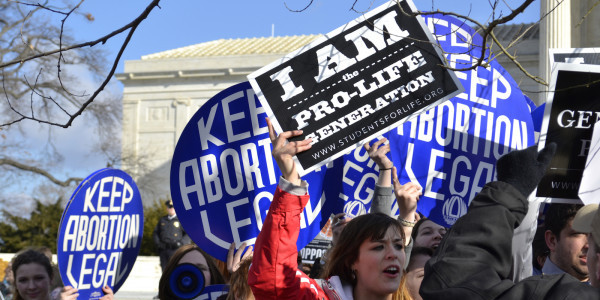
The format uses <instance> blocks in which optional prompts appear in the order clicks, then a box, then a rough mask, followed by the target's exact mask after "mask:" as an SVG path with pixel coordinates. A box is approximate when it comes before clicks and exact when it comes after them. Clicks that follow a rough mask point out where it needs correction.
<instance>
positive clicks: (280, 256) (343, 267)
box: [248, 119, 405, 300]
mask: <svg viewBox="0 0 600 300" xmlns="http://www.w3.org/2000/svg"><path fill="white" fill-rule="evenodd" d="M267 124H268V127H269V137H270V138H271V142H272V144H273V150H272V155H273V157H274V158H275V161H276V162H277V165H278V166H279V168H280V170H281V173H282V177H281V178H280V180H279V185H278V187H277V190H276V191H275V195H274V197H273V202H272V203H271V207H270V208H269V212H268V214H267V218H266V220H265V222H264V223H263V227H262V230H261V232H260V234H259V235H258V237H257V239H256V244H255V247H254V257H253V261H252V266H251V268H250V272H249V275H248V283H249V284H250V286H251V288H252V292H253V293H254V296H255V297H256V298H257V299H283V298H286V299H300V298H303V299H356V300H362V299H385V300H391V299H402V291H403V290H402V289H401V285H400V283H401V280H402V277H403V270H402V269H403V266H404V260H405V254H404V243H403V239H404V232H403V229H402V225H401V224H400V222H398V220H396V219H394V218H392V217H389V216H387V215H384V214H368V215H363V216H359V217H356V218H354V219H352V220H351V221H350V222H348V224H347V225H346V228H345V229H344V230H343V231H342V233H341V235H340V239H339V242H338V243H336V245H334V247H333V249H332V252H331V254H330V261H329V262H328V265H327V267H326V270H325V272H324V276H325V277H327V279H326V280H314V279H311V278H309V277H308V276H307V275H306V274H304V273H302V272H301V271H300V270H298V263H297V262H296V256H297V248H296V241H297V239H298V234H299V231H300V214H301V213H302V210H303V208H304V205H306V203H307V202H308V200H309V196H308V195H307V190H308V184H307V183H306V182H305V181H302V180H301V179H300V176H299V175H298V172H297V171H296V166H295V162H294V160H293V156H294V155H296V154H297V153H299V152H302V151H305V150H307V149H310V143H311V139H307V140H304V141H294V142H288V141H287V139H288V138H291V137H294V136H298V135H300V134H301V133H302V132H301V131H300V130H295V131H288V132H283V133H281V134H280V135H279V136H276V134H275V131H274V129H273V126H272V124H271V122H270V121H269V120H268V119H267Z"/></svg>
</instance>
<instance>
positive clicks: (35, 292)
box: [15, 263, 50, 300]
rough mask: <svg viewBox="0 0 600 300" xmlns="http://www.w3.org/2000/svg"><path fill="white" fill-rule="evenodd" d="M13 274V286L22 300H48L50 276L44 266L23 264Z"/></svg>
mask: <svg viewBox="0 0 600 300" xmlns="http://www.w3.org/2000/svg"><path fill="white" fill-rule="evenodd" d="M16 273H17V274H15V275H16V276H15V286H16V287H17V290H18V291H19V294H20V295H21V297H23V299H24V300H48V299H49V298H50V276H48V273H47V272H46V269H45V268H44V266H42V265H40V264H37V263H29V264H23V265H21V266H19V268H18V269H17V272H16Z"/></svg>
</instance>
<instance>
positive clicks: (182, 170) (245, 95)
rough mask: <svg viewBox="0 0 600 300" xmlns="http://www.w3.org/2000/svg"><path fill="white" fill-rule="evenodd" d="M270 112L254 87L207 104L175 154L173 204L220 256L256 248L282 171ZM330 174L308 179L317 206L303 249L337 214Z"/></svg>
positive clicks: (304, 228)
mask: <svg viewBox="0 0 600 300" xmlns="http://www.w3.org/2000/svg"><path fill="white" fill-rule="evenodd" d="M265 117H266V114H265V112H264V108H263V107H261V105H260V102H259V101H258V99H257V98H256V96H255V95H254V92H253V90H252V88H251V86H250V84H249V83H248V82H244V83H240V84H237V85H234V86H232V87H230V88H228V89H226V90H224V91H222V92H220V93H219V94H217V95H216V96H214V97H213V98H211V99H210V100H208V102H206V103H205V104H204V105H203V106H202V107H200V109H199V110H198V111H197V112H196V113H195V114H194V116H193V117H192V118H191V119H190V121H189V122H188V124H187V125H186V127H185V128H184V130H183V132H182V133H181V136H180V138H179V140H178V141H177V146H176V147H175V151H174V153H173V160H172V163H171V176H170V178H171V197H172V199H173V206H175V211H176V212H177V216H178V218H179V221H180V222H181V224H182V226H183V227H184V228H185V230H186V232H187V233H188V235H189V236H190V237H191V238H192V240H193V241H194V242H195V243H196V244H197V245H198V246H200V247H201V248H202V249H203V250H204V251H206V252H208V253H209V254H210V255H212V256H213V257H216V258H218V259H220V260H222V261H226V259H227V252H228V249H229V245H230V244H231V243H232V242H235V244H236V245H238V246H239V245H241V244H242V243H243V242H246V243H247V244H248V245H253V244H254V242H255V239H256V236H257V235H258V233H259V232H260V230H261V228H262V224H263V220H264V218H265V217H266V214H267V211H268V210H269V206H270V205H271V200H272V198H273V193H274V192H275V189H276V186H277V183H278V180H279V176H280V175H281V172H280V171H279V168H278V167H277V165H276V164H275V161H274V160H273V158H272V155H271V149H272V146H271V141H270V139H269V134H268V130H267V126H266V121H265ZM324 176H325V170H323V171H321V170H316V171H315V172H313V173H310V174H308V175H306V176H304V177H303V179H305V180H307V181H308V182H309V183H310V185H309V194H310V195H311V198H310V201H309V203H308V204H307V205H306V207H305V209H304V211H303V212H302V218H301V230H300V236H299V238H298V243H297V245H298V249H301V248H302V247H304V246H305V245H306V244H308V243H309V242H310V241H311V240H312V239H313V238H314V237H315V236H316V235H317V234H318V233H319V231H320V229H321V227H322V226H323V225H324V224H325V222H327V220H328V218H327V217H325V218H321V214H323V215H324V216H329V215H330V214H331V213H332V212H333V208H331V205H333V204H334V202H333V201H329V202H327V201H326V200H325V197H321V195H322V193H323V189H322V187H323V178H324Z"/></svg>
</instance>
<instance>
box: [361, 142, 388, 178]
mask: <svg viewBox="0 0 600 300" xmlns="http://www.w3.org/2000/svg"><path fill="white" fill-rule="evenodd" d="M385 142H387V139H386V138H382V139H381V140H379V141H376V142H375V143H373V145H369V143H365V145H364V147H365V150H367V153H368V154H369V157H370V158H371V159H372V160H373V161H374V162H375V163H376V164H377V166H378V167H379V169H380V170H381V169H385V170H387V169H391V168H392V167H393V166H394V164H393V163H392V161H391V160H390V159H389V158H388V157H387V155H386V154H387V153H389V152H390V144H385Z"/></svg>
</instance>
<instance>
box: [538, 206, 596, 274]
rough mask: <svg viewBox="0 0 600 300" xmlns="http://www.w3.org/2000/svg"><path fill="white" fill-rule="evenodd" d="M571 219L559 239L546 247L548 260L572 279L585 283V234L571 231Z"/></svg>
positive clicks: (586, 244) (586, 245)
mask: <svg viewBox="0 0 600 300" xmlns="http://www.w3.org/2000/svg"><path fill="white" fill-rule="evenodd" d="M572 225H573V218H571V219H570V220H569V221H568V222H567V225H566V226H565V228H563V230H562V231H561V232H560V239H555V241H554V243H551V244H552V245H548V247H549V248H550V250H551V251H552V252H551V253H550V255H551V256H550V258H551V260H552V262H553V263H554V264H556V266H558V267H559V268H560V269H561V270H563V271H565V272H566V273H568V274H571V275H572V276H573V277H575V278H577V279H579V280H581V281H585V280H587V279H588V274H589V273H588V264H587V252H588V240H587V235H586V234H585V233H581V232H577V231H575V230H573V227H572Z"/></svg>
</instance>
